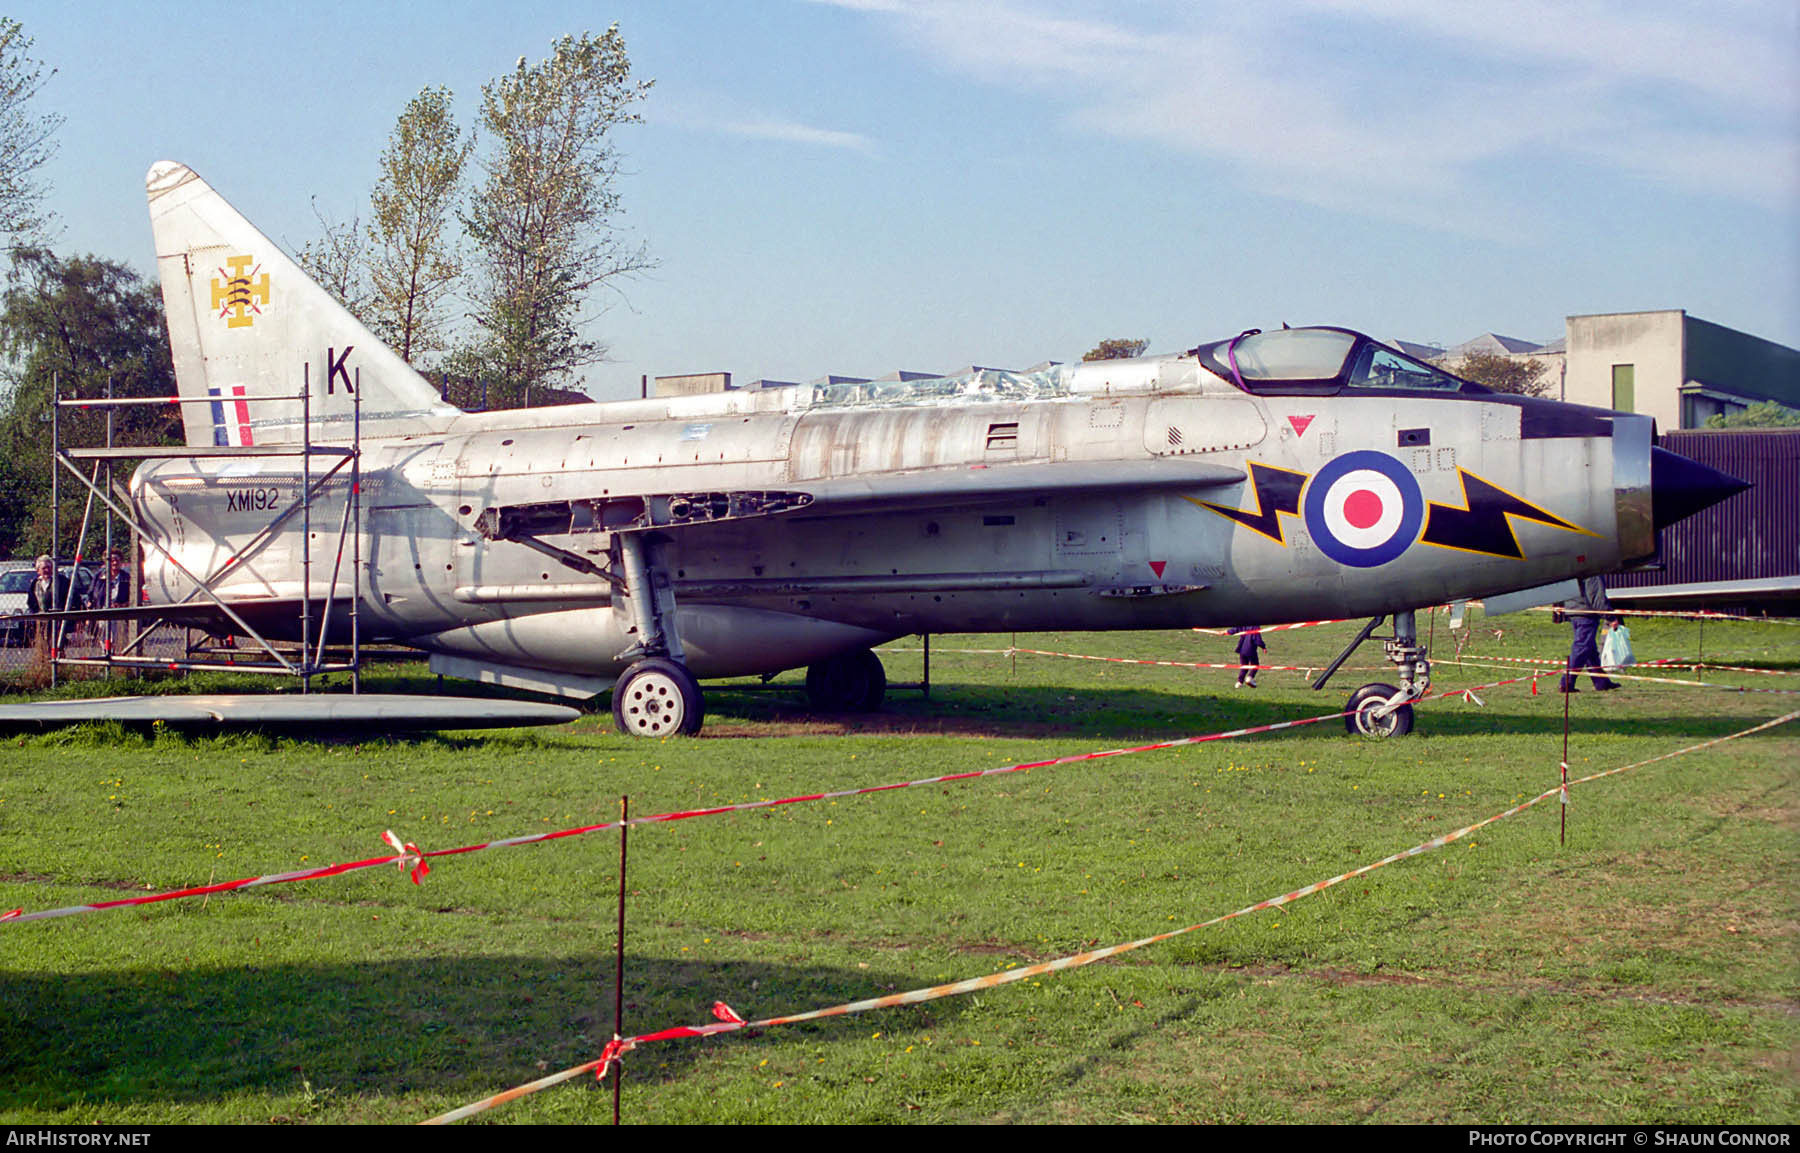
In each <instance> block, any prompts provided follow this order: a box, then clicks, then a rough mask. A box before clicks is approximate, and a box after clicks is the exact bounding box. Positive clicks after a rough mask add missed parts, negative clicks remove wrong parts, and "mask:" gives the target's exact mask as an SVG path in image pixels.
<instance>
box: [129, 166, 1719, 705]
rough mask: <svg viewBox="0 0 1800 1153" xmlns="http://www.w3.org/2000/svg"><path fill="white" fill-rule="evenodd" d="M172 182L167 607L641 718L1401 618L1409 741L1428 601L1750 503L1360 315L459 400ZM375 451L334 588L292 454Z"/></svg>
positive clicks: (1590, 562) (333, 514)
mask: <svg viewBox="0 0 1800 1153" xmlns="http://www.w3.org/2000/svg"><path fill="white" fill-rule="evenodd" d="M148 192H149V201H150V216H151V221H152V224H153V226H154V231H155V237H156V251H157V262H158V267H159V271H160V274H161V278H162V290H163V299H164V302H165V303H166V305H167V308H168V317H169V333H170V341H171V344H172V347H173V350H174V363H175V371H176V375H177V378H178V381H179V391H180V396H181V398H182V404H181V407H182V411H183V413H184V416H185V418H186V431H187V444H188V445H189V446H190V448H191V450H192V454H191V456H185V457H182V458H180V459H171V460H164V461H158V462H152V463H150V464H147V465H145V466H143V467H142V468H140V470H139V471H138V472H137V474H136V475H135V477H134V478H133V480H132V486H131V494H132V499H133V501H134V503H135V512H136V515H137V517H138V519H139V521H140V523H141V525H142V526H143V528H144V530H145V531H146V533H147V534H148V540H149V544H150V547H149V548H148V549H147V553H148V555H147V558H146V589H147V594H148V599H150V600H153V601H156V602H161V603H162V604H164V605H165V606H166V605H176V604H180V605H182V606H183V608H184V609H185V610H187V611H191V612H193V613H196V614H202V615H204V614H206V613H212V614H214V617H215V619H216V613H217V611H219V610H220V609H221V607H229V608H230V609H231V610H232V612H233V613H235V614H236V615H237V617H238V618H239V624H248V625H253V626H254V628H255V629H256V630H258V631H260V632H263V633H266V634H267V635H269V636H272V637H293V636H294V635H296V634H295V629H296V620H297V609H298V606H299V604H300V602H301V599H302V598H303V597H309V598H310V601H311V605H312V608H311V619H312V620H314V621H317V620H318V619H319V617H320V616H321V615H322V613H323V612H324V611H325V609H326V605H327V604H328V602H329V601H330V600H331V599H333V598H336V599H337V602H338V604H339V606H340V608H339V611H340V613H341V611H342V607H341V606H342V598H343V597H345V596H347V595H350V590H351V588H352V586H353V585H354V587H359V588H360V590H361V595H360V599H359V603H358V611H359V620H360V628H361V630H362V636H363V637H364V639H370V640H386V641H392V642H400V643H404V644H407V645H412V646H415V647H417V648H419V649H423V650H425V651H426V652H428V653H429V654H430V662H431V667H432V668H433V669H434V670H436V671H438V672H440V673H444V674H448V675H451V676H455V677H464V678H470V679H475V680H481V681H488V682H494V683H499V684H505V685H514V686H520V687H523V688H527V689H533V690H537V691H540V692H545V693H553V694H560V695H563V696H574V697H589V696H593V695H596V694H598V693H600V692H602V691H605V690H606V689H608V688H609V687H610V688H611V690H612V705H613V713H614V716H615V717H616V719H617V721H618V723H619V726H620V727H621V729H623V730H624V731H626V732H629V733H635V734H641V735H663V734H671V733H693V732H695V731H697V730H698V729H699V727H700V723H701V717H702V713H703V707H704V702H703V697H702V692H701V689H700V687H699V683H698V681H699V680H700V679H704V678H709V677H728V676H743V675H746V674H773V673H776V672H780V671H782V670H786V669H793V668H801V667H804V668H806V669H807V670H808V672H807V678H806V683H807V689H808V692H809V693H810V694H811V696H812V698H813V700H814V702H815V703H816V704H818V705H820V706H822V707H830V708H840V709H851V710H856V709H870V708H873V707H875V706H876V705H877V703H878V702H879V701H880V700H881V698H882V693H883V690H884V687H885V683H886V681H885V676H884V674H883V671H882V667H881V663H880V661H879V660H878V659H877V658H876V656H875V655H874V653H873V652H872V651H871V649H872V648H873V647H874V646H876V645H879V644H881V643H883V642H885V641H888V640H890V639H892V638H896V637H900V636H904V635H907V634H911V633H935V632H987V631H1001V630H1088V629H1167V628H1176V627H1188V626H1218V625H1234V624H1248V623H1261V624H1270V623H1276V622H1281V621H1288V620H1299V619H1307V618H1315V617H1320V616H1325V615H1330V616H1337V617H1350V616H1370V617H1373V618H1374V619H1373V620H1371V622H1370V626H1369V628H1366V629H1364V630H1363V637H1364V638H1366V637H1367V636H1368V635H1369V633H1370V631H1371V630H1372V629H1373V628H1374V627H1375V626H1376V625H1378V624H1379V623H1380V621H1381V620H1382V619H1383V618H1385V617H1388V616H1391V617H1392V618H1393V624H1394V631H1393V635H1392V637H1390V638H1386V651H1387V655H1388V658H1389V659H1390V660H1392V661H1393V662H1394V663H1395V665H1396V666H1397V673H1398V675H1397V677H1396V679H1397V680H1398V681H1399V684H1398V685H1391V684H1372V685H1365V686H1363V687H1362V688H1360V689H1358V690H1357V692H1356V694H1355V695H1354V696H1352V697H1351V705H1350V706H1349V708H1351V709H1353V710H1354V715H1353V716H1352V717H1351V727H1352V729H1353V730H1355V731H1362V732H1366V733H1371V734H1376V735H1386V734H1396V733H1404V732H1406V731H1407V730H1408V729H1410V727H1411V724H1412V715H1411V708H1410V705H1411V703H1412V702H1414V701H1416V700H1417V699H1418V698H1419V697H1420V696H1421V695H1422V694H1423V693H1424V692H1425V691H1426V687H1427V686H1428V684H1429V677H1430V666H1429V664H1428V663H1427V660H1426V655H1427V654H1426V651H1425V648H1424V647H1423V646H1422V645H1421V644H1420V643H1419V638H1418V635H1417V631H1416V628H1415V624H1414V610H1415V609H1417V608H1419V607H1422V606H1427V605H1434V604H1441V603H1443V602H1445V601H1449V600H1454V599H1458V598H1469V597H1485V596H1491V595H1493V594H1497V593H1503V592H1506V591H1508V590H1520V589H1527V588H1533V587H1537V586H1547V585H1553V584H1555V583H1556V582H1561V581H1565V580H1567V579H1568V578H1575V577H1580V576H1584V575H1587V574H1592V573H1605V572H1609V571H1612V570H1615V569H1618V568H1620V567H1622V566H1624V565H1629V564H1631V563H1633V562H1636V561H1641V560H1643V559H1645V558H1648V557H1650V556H1652V555H1653V554H1654V553H1655V552H1656V544H1657V530H1658V529H1659V528H1661V527H1662V526H1663V525H1666V524H1668V523H1671V522H1672V521H1674V520H1677V519H1679V518H1681V517H1684V516H1686V515H1688V514H1689V513H1691V512H1693V511H1696V510H1697V509H1699V508H1702V507H1705V506H1706V505H1708V504H1711V503H1714V502H1715V501H1717V500H1720V499H1723V498H1724V497H1725V496H1727V495H1729V494H1730V493H1732V492H1734V491H1737V489H1738V488H1740V487H1741V483H1740V482H1737V481H1735V480H1734V479H1732V478H1730V477H1727V476H1725V475H1724V474H1722V473H1718V472H1715V471H1713V470H1710V469H1706V468H1704V467H1703V466H1698V465H1694V464H1692V463H1691V462H1688V461H1685V460H1683V459H1682V458H1680V457H1676V456H1673V455H1672V454H1669V453H1666V452H1663V451H1662V450H1659V449H1657V448H1656V447H1655V440H1656V434H1655V430H1654V428H1653V426H1652V422H1651V420H1650V418H1649V417H1645V416H1637V415H1632V414H1629V413H1619V412H1609V411H1606V410H1603V409H1595V408H1587V407H1581V406H1577V405H1571V404H1562V403H1557V402H1554V401H1548V400H1540V399H1532V398H1525V397H1518V396H1510V395H1500V394H1495V393H1492V392H1489V391H1487V390H1485V389H1483V388H1481V387H1480V386H1478V385H1475V384H1472V383H1469V382H1468V381H1464V380H1460V379H1457V378H1456V377H1454V376H1450V375H1447V374H1445V373H1443V372H1441V371H1439V370H1437V369H1435V368H1432V367H1430V366H1428V365H1425V364H1422V363H1420V362H1418V361H1416V360H1413V359H1411V358H1409V357H1407V356H1404V355H1402V354H1401V353H1400V352H1398V351H1396V350H1394V349H1392V348H1389V347H1387V346H1385V345H1383V344H1380V343H1378V342H1376V341H1374V340H1371V339H1370V338H1369V337H1367V336H1363V335H1361V334H1359V333H1356V332H1351V331H1348V330H1345V329H1338V328H1297V329H1285V328H1284V329H1282V330H1279V331H1271V332H1254V331H1253V332H1248V333H1243V334H1240V335H1237V336H1231V337H1228V338H1226V339H1222V340H1214V341H1210V342H1207V343H1203V344H1200V345H1199V346H1198V347H1196V348H1192V349H1190V350H1188V351H1186V352H1183V353H1180V354H1178V355H1167V356H1150V357H1142V358H1138V359H1134V360H1114V361H1100V362H1095V363H1086V364H1074V365H1059V366H1055V367H1051V368H1048V369H1045V370H1043V371H1035V372H1027V373H1014V372H1002V371H994V370H980V371H974V372H970V373H967V374H964V375H960V376H951V377H941V378H933V379H924V380H907V381H899V382H866V383H854V384H843V383H829V384H823V385H810V386H795V387H787V388H771V389H765V390H761V391H736V392H725V393H720V394H713V395H703V396H685V397H671V398H656V399H647V400H626V401H616V402H609V403H597V404H578V405H568V406H560V407H549V408H533V409H525V410H516V411H504V412H479V413H471V412H463V411H460V410H458V409H456V408H454V407H452V406H450V405H448V404H446V403H445V402H444V401H443V400H442V399H441V398H440V397H439V395H438V393H437V391H436V390H435V389H433V388H432V386H431V385H430V384H429V383H428V382H427V381H426V380H425V379H424V378H423V377H422V376H420V375H419V374H418V373H417V372H415V371H413V369H411V368H410V367H408V366H407V365H406V364H405V363H404V362H403V361H401V360H400V358H399V357H398V356H396V355H395V354H394V353H393V352H391V351H389V350H388V349H387V348H384V347H382V345H381V344H380V343H379V342H378V341H377V340H376V339H375V338H374V337H373V336H371V335H370V334H369V332H368V331H367V330H366V329H365V328H363V326H362V325H361V324H359V323H358V322H357V321H356V320H355V319H354V318H352V317H351V316H350V315H349V314H348V313H347V312H346V311H345V310H344V309H342V308H341V307H339V305H338V304H337V303H336V302H335V301H334V300H333V299H332V298H331V297H330V296H329V295H328V294H327V293H326V292H325V291H324V290H323V289H321V288H320V287H319V286H317V285H316V284H314V283H313V282H312V281H311V280H309V279H308V278H307V276H306V275H305V274H304V273H303V272H302V271H301V270H300V268H299V267H298V266H297V265H296V264H295V263H294V261H293V260H291V259H290V258H288V257H287V256H286V255H284V254H283V253H282V252H281V251H280V250H279V249H277V248H276V247H275V245H274V244H273V243H271V242H270V241H269V240H268V238H267V237H265V236H263V235H262V234H261V233H260V232H258V231H257V230H256V229H255V228H254V227H252V226H251V225H250V224H249V223H248V222H247V221H246V220H245V219H244V218H243V217H242V216H240V215H239V214H238V213H237V212H236V211H235V210H233V209H232V208H231V206H230V205H228V204H227V203H226V202H225V200H224V199H223V198H221V197H220V196H219V195H218V194H217V193H216V192H214V191H213V190H212V189H211V188H210V187H208V186H207V185H206V184H205V183H204V182H203V181H202V180H201V179H200V178H199V177H198V176H197V175H195V174H194V173H193V172H192V171H191V170H189V169H187V168H185V167H183V166H181V165H179V164H172V163H159V164H157V165H155V166H154V167H153V168H151V169H150V172H149V176H148ZM353 444H354V445H357V446H360V456H359V459H358V461H357V465H358V470H359V471H360V485H361V501H362V515H361V518H360V519H361V530H360V532H359V533H356V534H353V535H355V536H356V538H357V539H356V540H355V541H354V548H353V549H352V550H351V554H352V558H351V560H350V561H347V562H344V563H346V564H350V563H354V564H358V565H360V566H361V569H362V572H361V573H360V582H352V583H351V584H346V582H345V581H344V579H343V578H342V576H341V574H340V573H328V572H327V571H326V570H327V569H328V568H329V567H330V566H328V565H327V564H325V563H324V562H323V561H319V562H314V563H313V564H312V565H311V571H310V573H308V572H304V571H303V566H302V553H303V551H304V550H303V548H302V536H301V534H302V532H303V531H316V532H319V533H320V535H321V536H326V535H329V530H330V528H331V527H332V526H336V525H337V524H339V523H340V518H342V522H343V523H346V524H347V523H349V522H350V517H349V515H348V511H347V501H349V499H350V489H351V481H350V475H349V473H348V472H347V471H341V472H339V473H336V474H334V475H332V476H331V477H329V478H328V479H326V480H324V481H322V482H317V483H316V484H315V485H314V487H315V489H316V490H317V496H316V499H315V502H314V503H313V505H312V507H311V509H310V512H309V515H310V518H311V526H312V528H311V529H310V530H308V529H305V528H303V523H302V519H301V518H299V517H296V516H293V515H290V514H291V512H292V510H294V509H295V508H296V507H298V503H299V500H300V497H301V494H302V485H303V483H307V482H308V481H309V480H316V478H317V477H319V476H320V475H321V473H322V472H323V469H322V467H321V468H320V469H319V470H317V471H311V470H310V466H309V467H305V468H303V466H302V465H301V464H298V463H296V457H295V456H294V455H293V454H294V453H295V452H297V451H299V450H300V449H301V448H303V447H306V446H312V449H313V451H314V452H332V451H335V452H337V453H338V455H339V457H340V458H341V457H342V456H343V455H344V451H345V447H346V446H351V445H353ZM332 445H335V446H338V448H337V449H328V448H321V447H319V446H332ZM262 453H266V454H267V455H258V454H262ZM281 453H286V454H288V455H279V454H281ZM272 519H273V522H274V523H273V524H272V525H271V523H270V522H271V520H272ZM309 555H310V554H309ZM202 582H204V583H206V584H207V586H208V588H209V589H210V592H209V593H208V594H207V596H206V597H204V598H203V597H201V596H200V595H197V594H199V593H201V592H202V590H201V589H200V588H199V585H200V584H201V583H202ZM340 619H341V617H340ZM1360 639H1362V638H1359V640H1360ZM1345 655H1348V653H1347V652H1346V654H1345ZM1340 663H1341V658H1340ZM1321 683H1322V682H1321Z"/></svg>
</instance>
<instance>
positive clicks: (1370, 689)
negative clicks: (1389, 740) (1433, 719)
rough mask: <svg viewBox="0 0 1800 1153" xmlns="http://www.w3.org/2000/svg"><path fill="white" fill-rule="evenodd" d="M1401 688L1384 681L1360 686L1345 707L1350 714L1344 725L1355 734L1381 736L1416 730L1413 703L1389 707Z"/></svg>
mask: <svg viewBox="0 0 1800 1153" xmlns="http://www.w3.org/2000/svg"><path fill="white" fill-rule="evenodd" d="M1399 692H1400V690H1399V689H1396V688H1395V687H1394V686H1393V685H1384V684H1368V685H1364V686H1363V687H1362V688H1360V689H1357V690H1356V691H1355V692H1354V693H1351V694H1350V700H1349V702H1348V703H1346V704H1345V705H1344V711H1345V712H1346V713H1348V714H1349V715H1348V716H1346V717H1345V718H1344V728H1345V729H1347V730H1348V731H1349V733H1350V735H1351V736H1354V737H1375V738H1377V739H1381V738H1386V737H1404V736H1405V735H1406V734H1408V733H1410V732H1412V727H1413V710H1412V706H1411V705H1397V706H1395V707H1394V708H1391V709H1390V708H1388V704H1389V703H1390V702H1391V701H1393V699H1394V698H1395V696H1396V695H1398V694H1399Z"/></svg>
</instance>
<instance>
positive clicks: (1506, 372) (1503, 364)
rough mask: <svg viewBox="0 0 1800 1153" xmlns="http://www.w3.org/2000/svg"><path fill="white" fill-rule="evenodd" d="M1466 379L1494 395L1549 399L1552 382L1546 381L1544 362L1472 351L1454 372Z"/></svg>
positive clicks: (1532, 358) (1458, 364)
mask: <svg viewBox="0 0 1800 1153" xmlns="http://www.w3.org/2000/svg"><path fill="white" fill-rule="evenodd" d="M1454 371H1455V372H1456V375H1458V376H1460V377H1462V378H1463V379H1464V380H1472V381H1474V382H1475V383H1476V384H1479V385H1484V386H1486V387H1488V388H1491V389H1493V390H1494V391H1495V392H1511V393H1517V394H1518V395H1520V396H1548V395H1549V394H1550V382H1549V381H1548V380H1546V379H1543V375H1544V362H1543V361H1541V360H1539V359H1537V358H1536V357H1531V358H1528V359H1526V360H1514V359H1513V358H1512V357H1510V356H1495V355H1493V354H1492V353H1486V352H1471V353H1470V354H1469V355H1467V356H1465V357H1463V358H1462V360H1461V361H1460V362H1458V363H1457V366H1456V368H1455V370H1454Z"/></svg>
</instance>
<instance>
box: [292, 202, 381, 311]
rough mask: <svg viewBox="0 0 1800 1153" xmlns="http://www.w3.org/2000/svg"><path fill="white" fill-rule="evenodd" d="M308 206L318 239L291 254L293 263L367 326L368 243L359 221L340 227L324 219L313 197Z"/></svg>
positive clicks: (325, 217) (352, 220)
mask: <svg viewBox="0 0 1800 1153" xmlns="http://www.w3.org/2000/svg"><path fill="white" fill-rule="evenodd" d="M312 206H313V216H315V217H316V218H318V221H319V238H318V239H317V240H311V241H308V242H307V243H306V245H305V247H303V248H301V249H300V251H299V252H297V253H295V254H294V261H295V263H297V264H299V265H300V267H301V268H302V269H304V270H305V271H306V275H308V276H310V277H312V278H313V279H314V280H316V281H318V283H319V287H321V288H323V289H324V290H325V291H327V292H329V293H331V295H333V296H335V297H337V300H338V303H339V304H341V305H343V306H344V307H345V308H346V309H348V310H349V311H350V314H351V315H352V316H354V317H356V318H357V319H358V320H361V321H363V322H364V323H365V324H367V323H368V320H369V319H372V317H369V315H368V306H369V280H368V252H367V247H368V239H367V235H366V234H365V233H364V231H363V227H362V219H361V217H357V216H352V217H351V218H350V223H348V224H340V223H338V222H337V221H335V220H333V219H332V218H331V217H329V216H326V215H325V212H324V210H323V209H321V208H320V207H319V198H318V197H316V196H315V197H313V202H312ZM370 327H373V326H372V325H371V326H370Z"/></svg>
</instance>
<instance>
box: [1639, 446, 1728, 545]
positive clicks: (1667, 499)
mask: <svg viewBox="0 0 1800 1153" xmlns="http://www.w3.org/2000/svg"><path fill="white" fill-rule="evenodd" d="M1749 487H1750V482H1749V481H1744V480H1739V479H1738V478H1737V477H1735V476H1732V475H1731V474H1730V473H1726V472H1720V471H1719V470H1718V469H1716V468H1711V467H1708V466H1707V465H1704V464H1701V463H1699V462H1698V461H1692V460H1689V459H1688V458H1687V457H1685V456H1681V455H1679V454H1677V453H1673V452H1670V451H1669V450H1668V449H1666V448H1653V449H1651V450H1650V520H1651V522H1652V523H1653V524H1654V525H1655V526H1656V531H1658V532H1661V531H1662V530H1663V529H1665V528H1667V527H1668V526H1670V525H1672V524H1674V523H1675V522H1677V521H1680V520H1685V519H1687V518H1688V517H1690V516H1693V515H1694V514H1695V513H1697V512H1699V511H1700V510H1701V509H1705V508H1711V507H1712V506H1713V505H1715V504H1718V503H1719V502H1720V501H1722V500H1727V499H1729V498H1731V497H1733V496H1736V495H1737V494H1738V493H1740V492H1743V491H1744V490H1745V489H1747V488H1749Z"/></svg>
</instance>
